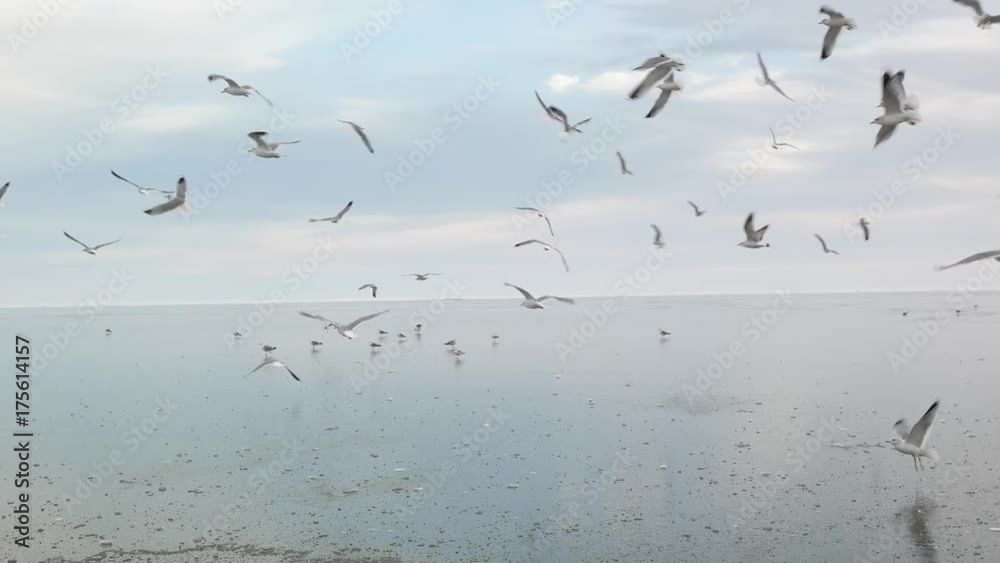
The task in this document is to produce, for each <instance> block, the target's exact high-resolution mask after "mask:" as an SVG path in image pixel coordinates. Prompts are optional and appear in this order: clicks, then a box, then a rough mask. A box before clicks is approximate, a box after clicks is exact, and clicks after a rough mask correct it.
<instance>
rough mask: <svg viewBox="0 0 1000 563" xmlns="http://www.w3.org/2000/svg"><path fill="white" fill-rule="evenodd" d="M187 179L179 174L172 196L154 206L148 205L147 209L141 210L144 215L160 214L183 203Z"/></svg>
mask: <svg viewBox="0 0 1000 563" xmlns="http://www.w3.org/2000/svg"><path fill="white" fill-rule="evenodd" d="M187 190H188V188H187V181H186V180H185V179H184V176H181V178H180V180H177V189H176V190H175V191H174V193H173V197H168V198H167V201H165V202H163V203H161V204H160V205H157V206H155V207H150V208H149V209H147V210H145V211H143V213H145V214H146V215H150V216H152V215H162V214H164V213H166V212H167V211H172V210H174V209H177V208H178V207H180V206H182V205H184V202H185V201H187Z"/></svg>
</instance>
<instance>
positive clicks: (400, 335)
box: [396, 332, 406, 342]
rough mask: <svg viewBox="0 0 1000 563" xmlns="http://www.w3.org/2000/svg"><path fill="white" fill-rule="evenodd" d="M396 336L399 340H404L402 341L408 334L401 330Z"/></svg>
mask: <svg viewBox="0 0 1000 563" xmlns="http://www.w3.org/2000/svg"><path fill="white" fill-rule="evenodd" d="M396 338H398V339H399V341H400V342H402V341H404V340H406V335H405V334H403V333H402V332H401V333H399V334H397V335H396Z"/></svg>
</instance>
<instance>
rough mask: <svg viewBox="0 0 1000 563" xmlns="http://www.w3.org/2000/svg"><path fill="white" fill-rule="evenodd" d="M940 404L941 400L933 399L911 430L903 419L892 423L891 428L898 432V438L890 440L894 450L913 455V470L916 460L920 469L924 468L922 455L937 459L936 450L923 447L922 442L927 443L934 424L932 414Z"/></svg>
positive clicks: (915, 469)
mask: <svg viewBox="0 0 1000 563" xmlns="http://www.w3.org/2000/svg"><path fill="white" fill-rule="evenodd" d="M940 405H941V401H940V400H938V401H934V404H932V405H931V407H930V408H929V409H927V412H925V413H924V416H922V417H920V420H918V421H917V423H916V424H915V425H914V426H913V429H912V430H911V429H910V428H909V425H908V424H907V423H906V420H905V419H902V418H901V419H899V420H897V421H896V424H894V425H893V429H894V430H895V431H896V433H897V434H899V438H893V439H892V440H890V443H891V444H892V447H893V448H895V449H896V451H898V452H901V453H904V454H906V455H908V456H912V457H913V470H914V471H917V462H918V461H919V462H920V469H923V468H924V462H923V460H922V459H920V458H922V457H929V458H931V459H933V460H934V461H937V459H938V455H937V452H935V451H934V450H932V449H930V448H925V447H924V444H926V443H927V435H928V434H929V433H930V431H931V426H932V425H933V424H934V416H935V415H937V411H938V407H939V406H940Z"/></svg>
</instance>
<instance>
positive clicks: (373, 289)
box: [358, 283, 378, 297]
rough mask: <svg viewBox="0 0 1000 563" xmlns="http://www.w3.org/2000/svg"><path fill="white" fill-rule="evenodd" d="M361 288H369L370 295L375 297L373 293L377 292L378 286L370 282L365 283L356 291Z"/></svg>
mask: <svg viewBox="0 0 1000 563" xmlns="http://www.w3.org/2000/svg"><path fill="white" fill-rule="evenodd" d="M362 289H371V290H372V297H375V294H376V293H378V286H377V285H375V284H372V283H366V284H365V285H363V286H361V287H359V288H358V291H361V290H362Z"/></svg>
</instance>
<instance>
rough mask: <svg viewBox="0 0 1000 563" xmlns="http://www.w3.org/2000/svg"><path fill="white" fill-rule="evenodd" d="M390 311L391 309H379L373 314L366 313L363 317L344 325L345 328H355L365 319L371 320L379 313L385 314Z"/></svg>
mask: <svg viewBox="0 0 1000 563" xmlns="http://www.w3.org/2000/svg"><path fill="white" fill-rule="evenodd" d="M388 312H389V309H386V310H385V311H379V312H378V313H372V314H371V315H365V316H363V317H360V318H357V319H354V320H353V321H351V322H350V324H347V325H344V328H345V329H346V330H353V329H354V327H356V326H358V325H359V324H361V323H363V322H365V321H370V320H372V319H374V318H375V317H377V316H379V315H384V314H386V313H388Z"/></svg>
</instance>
